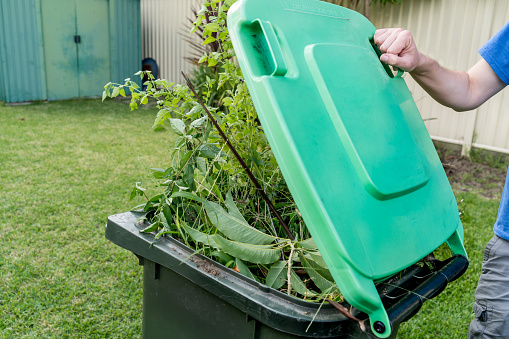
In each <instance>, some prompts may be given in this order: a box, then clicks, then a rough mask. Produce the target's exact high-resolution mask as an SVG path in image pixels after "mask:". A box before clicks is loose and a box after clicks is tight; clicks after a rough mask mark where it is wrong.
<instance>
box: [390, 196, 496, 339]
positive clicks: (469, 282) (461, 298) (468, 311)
mask: <svg viewBox="0 0 509 339" xmlns="http://www.w3.org/2000/svg"><path fill="white" fill-rule="evenodd" d="M456 198H457V199H458V201H460V200H462V199H463V202H462V203H461V204H460V205H459V208H460V211H463V212H464V216H463V218H462V223H463V227H464V229H465V248H466V250H467V253H468V255H469V260H470V266H469V268H468V270H467V272H466V273H465V274H464V275H463V276H462V277H461V278H459V279H458V280H456V281H454V282H453V283H452V284H450V286H448V287H447V288H446V289H445V291H444V292H442V293H441V294H440V295H439V296H437V297H436V298H435V299H432V300H429V301H427V302H426V303H425V304H424V306H423V307H422V309H421V310H420V311H419V313H418V314H417V315H416V316H415V317H413V318H412V319H411V320H410V321H408V322H406V323H403V324H402V325H401V327H400V331H399V335H398V337H400V338H466V337H467V333H468V326H469V324H470V321H471V320H472V319H473V313H472V305H473V303H474V292H475V288H476V286H477V281H478V279H479V275H480V274H481V264H482V258H483V253H484V247H485V246H486V243H487V242H488V241H489V239H490V238H491V237H492V236H493V224H494V223H495V219H496V216H497V211H498V203H499V200H498V199H487V198H483V197H482V196H480V195H479V194H474V193H468V192H463V193H458V194H456Z"/></svg>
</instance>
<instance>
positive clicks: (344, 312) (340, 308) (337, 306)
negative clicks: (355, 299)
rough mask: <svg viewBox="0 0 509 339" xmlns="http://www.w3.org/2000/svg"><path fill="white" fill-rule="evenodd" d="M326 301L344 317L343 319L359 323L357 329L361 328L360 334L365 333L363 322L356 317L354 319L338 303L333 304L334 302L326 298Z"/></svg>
mask: <svg viewBox="0 0 509 339" xmlns="http://www.w3.org/2000/svg"><path fill="white" fill-rule="evenodd" d="M327 301H328V302H329V303H330V304H331V305H332V306H334V307H335V308H336V309H337V310H338V311H339V313H341V314H342V315H344V316H345V317H347V318H348V319H350V320H353V321H356V322H358V323H359V327H360V328H361V331H362V332H366V325H365V324H364V320H360V319H358V318H356V317H354V316H353V315H352V314H351V313H350V312H348V310H347V309H346V308H345V307H344V306H343V305H341V304H340V303H338V302H335V301H334V300H332V299H329V298H327Z"/></svg>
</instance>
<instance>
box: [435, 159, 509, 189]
mask: <svg viewBox="0 0 509 339" xmlns="http://www.w3.org/2000/svg"><path fill="white" fill-rule="evenodd" d="M438 153H439V155H440V159H441V160H442V165H443V166H444V170H445V173H446V174H447V177H448V178H449V182H450V183H451V186H452V188H453V189H454V190H455V191H456V192H475V193H478V194H480V195H482V196H484V197H486V198H489V199H494V198H500V197H501V195H502V190H503V189H504V184H505V178H506V173H507V165H506V164H503V163H501V162H500V161H498V162H495V163H493V161H491V159H487V160H486V159H483V157H482V156H481V157H480V156H476V157H472V158H475V159H468V158H466V157H462V156H461V154H460V152H452V151H449V150H447V151H446V150H444V149H439V150H438Z"/></svg>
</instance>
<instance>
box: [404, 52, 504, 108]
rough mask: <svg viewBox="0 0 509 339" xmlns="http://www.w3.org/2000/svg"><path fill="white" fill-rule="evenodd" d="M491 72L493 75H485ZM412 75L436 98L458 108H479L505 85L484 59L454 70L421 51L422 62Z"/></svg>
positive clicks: (420, 58) (420, 60)
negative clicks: (466, 68)
mask: <svg viewBox="0 0 509 339" xmlns="http://www.w3.org/2000/svg"><path fill="white" fill-rule="evenodd" d="M490 73H493V74H491V76H489V77H484V76H485V75H487V74H490ZM410 75H411V76H412V77H413V78H414V79H415V81H417V83H418V84H419V85H420V86H421V87H422V88H423V89H424V90H425V91H426V92H427V93H428V94H429V95H430V96H431V97H433V99H435V100H436V101H438V102H439V103H441V104H442V105H445V106H448V107H451V108H452V109H454V110H456V111H467V110H471V109H475V108H477V107H479V106H480V105H482V104H483V103H484V102H485V101H486V100H488V99H489V98H490V97H491V96H492V95H494V94H495V93H497V92H498V91H500V90H501V89H502V88H503V87H504V86H505V84H504V83H503V82H502V81H501V80H500V79H498V77H497V76H496V75H495V74H494V72H493V70H492V69H491V67H490V66H489V65H488V64H487V63H486V61H484V60H481V61H480V62H479V63H477V64H476V65H475V66H474V67H472V68H471V69H470V70H469V71H468V72H464V71H451V70H449V69H446V68H444V67H442V66H440V65H439V64H438V62H437V61H435V60H433V59H431V58H429V57H426V56H424V55H423V54H420V55H419V63H418V65H417V67H416V68H415V69H414V70H413V71H411V72H410Z"/></svg>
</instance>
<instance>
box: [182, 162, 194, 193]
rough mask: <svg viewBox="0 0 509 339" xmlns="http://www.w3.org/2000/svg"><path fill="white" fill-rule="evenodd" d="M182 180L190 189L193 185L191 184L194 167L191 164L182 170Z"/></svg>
mask: <svg viewBox="0 0 509 339" xmlns="http://www.w3.org/2000/svg"><path fill="white" fill-rule="evenodd" d="M183 179H184V181H185V182H186V183H187V185H188V186H189V187H191V186H192V185H193V183H194V166H193V164H191V163H190V164H188V165H187V166H186V167H185V168H184V176H183Z"/></svg>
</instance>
